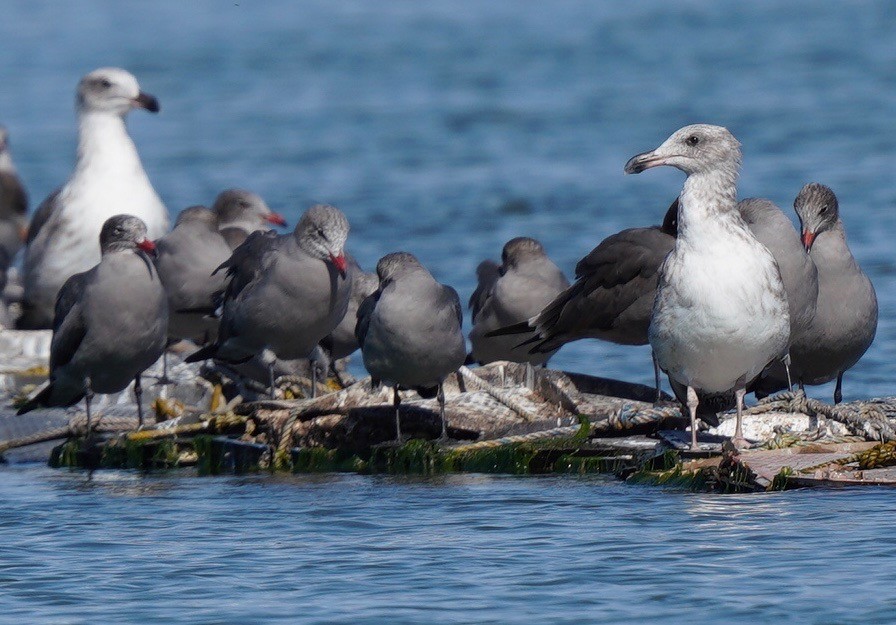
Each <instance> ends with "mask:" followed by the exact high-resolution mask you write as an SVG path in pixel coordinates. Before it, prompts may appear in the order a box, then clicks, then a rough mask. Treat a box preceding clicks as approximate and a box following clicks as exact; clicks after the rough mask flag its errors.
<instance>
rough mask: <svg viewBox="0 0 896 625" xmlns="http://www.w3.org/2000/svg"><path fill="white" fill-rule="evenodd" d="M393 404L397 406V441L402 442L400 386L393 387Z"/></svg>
mask: <svg viewBox="0 0 896 625" xmlns="http://www.w3.org/2000/svg"><path fill="white" fill-rule="evenodd" d="M392 405H393V406H395V442H396V443H398V444H401V417H400V412H399V410H400V408H401V395H399V394H398V386H393V387H392Z"/></svg>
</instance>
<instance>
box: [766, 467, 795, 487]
mask: <svg viewBox="0 0 896 625" xmlns="http://www.w3.org/2000/svg"><path fill="white" fill-rule="evenodd" d="M791 475H793V469H791V468H790V467H781V470H780V471H778V473H777V474H776V475H775V477H774V478H772V483H771V486H769V487H768V489H769V490H787V488H788V478H789V477H790V476H791Z"/></svg>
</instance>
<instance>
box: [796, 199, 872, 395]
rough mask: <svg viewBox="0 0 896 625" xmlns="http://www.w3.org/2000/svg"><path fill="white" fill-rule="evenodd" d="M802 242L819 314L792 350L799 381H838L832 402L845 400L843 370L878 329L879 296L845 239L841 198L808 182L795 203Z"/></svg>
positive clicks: (867, 345)
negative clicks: (812, 273) (813, 273)
mask: <svg viewBox="0 0 896 625" xmlns="http://www.w3.org/2000/svg"><path fill="white" fill-rule="evenodd" d="M793 207H794V209H795V210H796V214H797V216H798V217H799V219H800V227H801V232H802V240H803V245H804V246H805V247H806V251H807V252H808V253H809V257H810V258H811V259H812V262H813V263H815V267H816V269H817V270H818V302H817V306H816V311H815V318H814V319H813V321H812V324H811V326H810V327H809V330H808V332H807V333H806V334H805V336H803V337H801V338H799V339H796V340H794V343H793V345H792V347H791V349H790V357H791V367H792V371H793V375H794V377H795V379H796V380H797V381H799V383H800V385H801V386H802V385H803V384H824V383H825V382H830V381H831V380H834V379H836V380H837V386H836V388H835V390H834V403H839V402H840V401H841V400H842V399H843V392H842V386H843V373H844V372H845V371H847V370H848V369H850V368H851V367H852V366H853V365H855V364H856V363H857V362H858V361H859V359H860V358H861V357H862V356H863V355H864V354H865V352H866V351H867V350H868V348H869V347H870V346H871V343H872V342H873V341H874V335H875V334H876V332H877V315H878V308H877V294H876V293H875V291H874V285H873V284H871V280H869V279H868V276H867V275H865V272H864V271H862V268H861V267H860V266H859V263H858V261H856V259H855V258H854V257H853V255H852V252H851V251H850V249H849V245H848V244H847V242H846V232H845V231H844V229H843V222H842V221H841V219H840V204H839V202H838V201H837V196H836V195H834V192H833V191H831V189H829V188H828V187H826V186H824V185H822V184H818V183H815V182H813V183H810V184H807V185H806V186H804V187H803V188H802V190H800V192H799V195H797V197H796V199H795V200H794V201H793Z"/></svg>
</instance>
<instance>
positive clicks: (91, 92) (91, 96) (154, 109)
mask: <svg viewBox="0 0 896 625" xmlns="http://www.w3.org/2000/svg"><path fill="white" fill-rule="evenodd" d="M77 103H78V111H79V112H105V113H112V114H115V115H119V116H122V117H124V116H125V115H126V114H127V113H128V111H130V110H131V109H135V108H142V109H146V110H147V111H149V112H150V113H158V112H159V101H158V100H157V99H156V98H155V97H154V96H151V95H149V94H148V93H144V92H142V91H140V85H139V84H137V79H136V78H134V76H133V74H131V73H130V72H127V71H125V70H123V69H120V68H118V67H103V68H100V69H97V70H94V71H92V72H90V73H89V74H87V75H86V76H84V78H82V79H81V82H79V83H78V98H77Z"/></svg>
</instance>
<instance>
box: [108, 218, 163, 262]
mask: <svg viewBox="0 0 896 625" xmlns="http://www.w3.org/2000/svg"><path fill="white" fill-rule="evenodd" d="M155 249H156V246H155V243H153V242H152V241H151V240H150V239H147V238H146V224H145V223H143V220H142V219H140V218H139V217H134V216H133V215H115V216H114V217H109V219H107V220H106V221H105V223H104V224H103V228H102V230H100V250H101V251H102V253H103V254H106V253H108V252H117V251H122V250H142V251H144V252H148V253H150V254H154V253H155Z"/></svg>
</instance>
